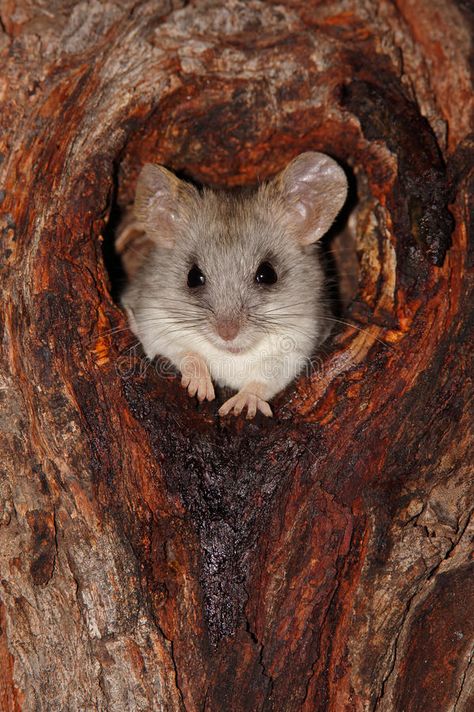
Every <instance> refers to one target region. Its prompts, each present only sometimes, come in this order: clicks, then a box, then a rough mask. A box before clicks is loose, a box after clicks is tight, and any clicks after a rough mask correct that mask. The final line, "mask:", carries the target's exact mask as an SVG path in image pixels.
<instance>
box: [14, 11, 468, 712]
mask: <svg viewBox="0 0 474 712" xmlns="http://www.w3.org/2000/svg"><path fill="white" fill-rule="evenodd" d="M0 12H1V23H0V27H1V34H0V51H1V57H2V59H1V66H2V71H1V74H0V97H1V100H2V102H3V103H2V109H1V117H2V125H3V132H2V135H1V137H0V153H1V160H2V162H1V165H0V174H1V184H0V189H1V193H0V201H1V203H2V204H1V208H0V209H1V210H2V216H1V224H0V228H1V231H2V243H1V272H2V277H1V289H2V293H3V295H2V296H3V306H2V312H1V313H2V332H1V354H0V359H1V372H0V379H1V380H0V408H1V411H0V414H1V421H0V422H1V431H2V441H1V447H2V453H3V458H2V460H3V464H2V469H1V471H0V525H1V526H0V557H1V559H0V562H1V563H0V566H1V571H0V596H1V600H0V708H1V709H2V710H7V711H8V712H10V711H13V710H15V711H17V710H22V711H23V712H32V711H33V710H34V711H35V712H36V711H37V710H45V711H46V710H47V711H48V712H54V711H55V710H62V711H65V710H67V711H75V710H87V711H89V710H101V711H104V710H107V711H110V712H112V711H113V712H116V711H118V712H122V711H128V710H131V711H135V710H163V711H165V712H168V711H171V712H174V711H175V710H176V711H181V710H187V711H188V712H194V711H197V710H206V711H211V710H212V711H213V712H227V711H239V712H240V711H249V712H250V711H252V712H253V711H256V710H265V711H267V712H268V711H270V710H275V711H277V710H278V711H284V712H292V711H294V710H306V711H307V712H313V711H321V712H323V711H324V712H342V711H349V710H377V712H386V711H389V710H397V711H400V712H401V711H402V710H403V711H404V712H413V711H415V710H417V711H418V710H419V711H420V712H444V711H445V710H446V711H448V710H449V711H454V710H455V711H456V712H462V711H466V712H467V711H468V710H472V709H474V674H473V668H472V665H471V666H470V663H471V656H472V643H473V638H474V615H473V613H474V587H473V585H472V576H473V573H474V572H473V566H472V555H473V550H472V545H471V542H472V529H473V520H472V508H473V498H472V495H473V479H472V463H473V440H474V438H473V431H472V415H473V413H472V380H471V379H472V337H473V332H472V309H471V306H472V299H473V289H472V266H473V263H474V253H473V252H472V249H473V248H472V243H471V252H469V248H468V232H469V229H472V225H471V223H470V220H471V221H472V212H471V213H470V212H469V211H470V209H471V210H472V204H471V206H469V200H468V198H469V196H472V192H473V187H474V179H473V150H472V137H471V139H470V138H469V136H468V132H469V130H470V122H471V120H472V114H470V109H471V108H472V93H471V86H470V80H469V52H470V34H471V32H470V23H471V21H472V8H470V6H469V4H468V2H466V0H457V1H455V0H418V2H415V1H414V0H397V1H396V2H395V3H394V2H389V1H388V0H381V1H380V2H379V1H378V0H361V1H360V2H354V1H353V0H334V2H330V3H323V2H317V1H313V0H309V1H308V0H282V2H281V3H280V4H274V3H273V2H262V1H260V0H249V1H245V2H244V1H243V0H240V1H239V0H229V2H225V3H220V2H216V1H213V0H202V1H199V0H196V1H195V2H191V3H187V2H184V1H180V0H159V1H155V2H151V1H150V2H146V1H145V2H132V0H113V1H111V2H105V0H104V2H103V3H100V2H99V1H98V0H85V1H83V2H79V3H77V2H72V1H71V0H53V1H52V2H50V3H48V4H46V3H43V2H40V0H37V2H34V0H17V1H15V0H4V1H3V3H2V5H1V10H0ZM305 150H322V151H325V152H328V153H330V154H331V155H333V156H335V157H336V158H337V159H338V160H340V161H341V162H342V163H343V164H345V165H346V167H347V169H348V172H349V173H350V174H351V175H352V176H353V179H352V183H353V196H354V199H353V202H352V205H351V206H350V207H351V212H350V216H348V227H347V229H346V230H345V232H344V234H343V237H339V238H336V239H335V240H334V241H333V242H332V243H331V249H334V250H335V251H336V253H337V255H338V259H339V262H338V264H340V265H341V264H343V265H344V264H346V263H347V264H349V269H350V270H352V271H353V269H354V265H356V266H357V270H358V275H357V279H356V280H355V282H354V275H352V282H351V284H354V285H355V288H353V290H352V292H351V293H350V295H349V301H350V304H349V305H348V306H347V309H346V311H345V312H344V313H343V314H342V321H344V322H348V325H347V326H346V325H340V326H341V328H340V330H339V332H338V333H336V334H335V335H334V336H333V338H332V339H331V341H330V343H329V345H327V346H326V347H325V349H324V353H323V354H322V355H320V358H319V360H318V362H317V368H316V367H315V368H313V370H312V372H311V373H308V374H304V375H303V376H302V377H301V378H299V379H298V381H297V383H296V384H293V385H292V386H290V387H289V388H288V389H287V390H286V391H285V392H284V393H282V394H281V395H280V396H279V397H278V398H277V399H276V400H275V402H274V410H275V418H274V419H273V420H265V419H264V418H262V419H257V420H256V421H255V422H251V423H250V422H244V421H243V420H242V419H230V418H229V419H226V420H225V421H223V422H221V421H220V420H219V418H218V416H217V407H218V405H216V404H214V403H212V404H206V405H203V406H197V405H196V404H195V403H194V402H193V401H192V400H191V399H188V397H187V396H186V395H185V394H184V393H183V391H182V390H181V389H180V387H179V383H178V381H177V380H176V378H175V377H174V376H173V375H172V374H170V375H166V374H165V375H166V377H163V370H160V369H158V368H156V367H155V364H146V362H145V359H144V357H143V354H142V353H141V352H140V350H139V349H138V348H136V347H135V346H134V342H133V337H132V335H131V333H130V332H129V331H128V329H126V319H125V317H124V314H123V312H122V311H121V309H120V308H119V306H117V304H116V303H115V301H114V300H113V298H112V296H111V294H112V292H111V286H110V281H109V274H110V273H111V272H109V274H108V273H107V270H106V267H105V264H106V263H108V260H109V257H110V253H111V251H112V249H113V244H112V241H113V230H114V226H115V224H116V222H117V220H118V218H119V216H120V215H121V214H123V211H124V209H125V208H126V207H127V206H128V205H129V204H130V202H131V201H132V199H133V191H134V187H135V182H136V177H137V173H138V171H139V169H140V167H141V165H142V164H143V163H144V162H145V161H150V160H151V161H155V162H159V163H164V164H165V165H167V166H169V167H170V168H172V169H174V170H176V171H178V172H179V171H181V172H184V173H185V174H186V175H188V176H189V177H191V178H193V179H195V180H197V181H200V182H203V183H206V184H209V185H214V186H220V187H230V186H234V185H242V184H253V183H255V182H256V181H257V180H259V179H263V178H266V177H268V176H270V175H273V174H274V173H276V172H277V171H278V170H280V169H281V168H282V167H283V166H284V165H285V164H286V163H287V162H288V161H289V160H290V159H291V158H293V157H294V156H295V155H297V154H298V153H299V152H301V151H305ZM448 206H449V209H448ZM341 246H342V247H341ZM104 255H105V257H104ZM347 255H349V257H351V256H352V258H351V259H348V260H345V259H344V258H345V257H346V256H347ZM341 269H342V268H341ZM469 269H470V273H469ZM341 279H342V280H343V277H342V276H341ZM351 325H353V326H351ZM315 365H316V364H315ZM470 538H471V539H470Z"/></svg>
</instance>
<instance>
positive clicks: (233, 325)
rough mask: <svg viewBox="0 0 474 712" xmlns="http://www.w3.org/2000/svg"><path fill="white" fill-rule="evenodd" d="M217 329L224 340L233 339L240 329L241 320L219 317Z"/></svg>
mask: <svg viewBox="0 0 474 712" xmlns="http://www.w3.org/2000/svg"><path fill="white" fill-rule="evenodd" d="M216 331H217V333H218V334H219V336H220V337H221V339H224V341H232V340H233V339H235V337H236V336H237V334H238V333H239V331H240V322H239V321H237V320H236V319H219V321H218V322H216Z"/></svg>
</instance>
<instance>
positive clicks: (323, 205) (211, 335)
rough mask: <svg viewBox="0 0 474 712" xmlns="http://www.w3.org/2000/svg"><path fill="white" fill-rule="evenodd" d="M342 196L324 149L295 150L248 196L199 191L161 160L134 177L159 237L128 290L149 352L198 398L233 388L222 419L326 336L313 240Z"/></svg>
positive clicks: (249, 402) (139, 202)
mask: <svg viewBox="0 0 474 712" xmlns="http://www.w3.org/2000/svg"><path fill="white" fill-rule="evenodd" d="M346 196H347V179H346V176H345V173H344V171H343V170H342V168H341V167H340V166H339V165H338V164H337V163H336V162H335V161H334V160H333V159H332V158H330V157H329V156H326V155H325V154H323V153H315V152H308V153H303V154H301V155H300V156H298V157H297V158H295V159H294V160H293V161H292V162H291V163H290V164H289V165H288V166H287V167H286V168H285V169H284V170H283V171H282V172H281V173H280V174H278V175H277V176H276V177H275V178H274V179H272V180H270V181H268V182H266V183H264V184H262V185H260V186H259V187H258V188H257V189H256V190H255V191H253V192H251V193H245V192H244V193H229V192H218V191H213V190H210V189H207V188H205V189H203V190H202V191H199V190H198V189H197V188H195V187H194V186H192V185H190V184H189V183H185V182H184V181H181V180H179V179H178V178H177V177H176V176H175V175H173V174H172V173H170V172H169V171H168V170H167V169H166V168H164V167H163V166H158V165H153V164H151V163H149V164H146V165H145V166H144V167H143V169H142V171H141V173H140V176H139V179H138V184H137V191H136V198H135V215H136V218H137V220H138V221H139V223H140V224H141V226H142V228H143V229H144V231H145V232H146V234H147V237H148V238H149V239H151V240H152V241H153V243H154V246H153V248H152V249H151V251H150V253H149V254H148V257H147V260H146V262H145V264H143V265H142V266H141V268H140V269H139V271H138V272H137V274H136V275H135V276H134V277H133V278H132V280H131V282H130V284H129V285H128V287H127V289H126V290H125V292H124V295H123V297H122V303H123V305H124V307H125V308H126V311H127V314H128V317H129V322H130V325H131V328H132V330H133V332H134V333H135V335H136V336H137V337H138V338H139V340H140V341H141V342H142V344H143V347H144V350H145V352H146V354H147V356H148V357H149V358H150V359H152V358H153V357H154V356H156V355H157V354H161V355H162V356H165V357H166V358H168V359H169V360H170V361H171V362H172V363H173V364H174V365H175V366H177V367H178V368H179V369H180V371H181V374H182V380H181V384H182V385H183V387H185V388H187V391H188V393H189V395H190V396H192V397H194V396H197V398H198V399H199V400H200V401H203V400H205V399H207V400H213V399H214V387H213V381H214V382H216V383H218V384H219V385H221V386H230V388H232V389H235V390H236V391H238V392H237V394H236V395H234V396H232V397H231V398H229V399H228V400H227V401H226V402H225V403H224V404H223V405H222V406H221V408H220V410H219V414H220V415H227V414H228V413H230V412H233V413H234V414H235V415H238V414H239V413H241V412H242V411H244V410H246V413H247V418H253V417H254V415H255V414H256V412H257V410H259V411H261V412H262V413H264V414H265V415H268V416H271V415H272V410H271V408H270V405H269V404H268V401H269V400H270V399H271V398H272V397H273V396H274V395H275V394H276V393H278V392H279V391H281V390H282V389H283V388H284V387H285V386H286V385H287V384H288V383H289V382H290V381H291V380H293V378H295V376H296V375H297V374H298V373H299V372H300V371H301V370H302V369H303V368H304V366H305V365H306V364H307V363H308V361H309V358H310V357H311V355H312V354H313V352H314V350H315V348H316V347H317V346H318V345H319V344H320V343H321V342H322V341H323V340H324V338H325V337H326V335H327V333H328V329H327V327H326V326H325V325H326V324H327V320H326V319H325V317H324V313H325V308H324V299H323V286H324V283H323V273H322V269H321V266H320V261H319V257H318V251H317V249H316V247H315V243H316V242H317V241H318V240H319V239H320V238H321V237H322V236H323V235H324V233H325V232H327V230H328V229H329V227H330V226H331V224H332V222H333V220H334V218H335V217H336V215H337V214H338V212H339V211H340V209H341V208H342V206H343V204H344V202H345V199H346Z"/></svg>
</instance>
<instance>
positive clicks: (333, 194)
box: [276, 152, 347, 245]
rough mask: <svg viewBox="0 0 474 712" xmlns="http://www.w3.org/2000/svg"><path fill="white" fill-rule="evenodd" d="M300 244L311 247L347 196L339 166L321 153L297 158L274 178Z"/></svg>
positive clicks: (324, 231) (344, 181) (344, 180)
mask: <svg viewBox="0 0 474 712" xmlns="http://www.w3.org/2000/svg"><path fill="white" fill-rule="evenodd" d="M276 182H277V185H279V187H280V190H281V191H282V194H283V199H284V201H285V202H286V204H287V206H288V211H289V213H290V218H291V223H292V226H293V227H294V228H295V234H296V237H297V239H298V242H300V243H301V244H302V245H310V244H311V243H313V242H316V240H319V238H320V237H322V236H323V235H324V233H326V232H327V231H328V230H329V228H330V227H331V225H332V223H333V222H334V219H335V217H336V215H337V214H338V212H339V211H340V210H341V208H342V206H343V205H344V203H345V201H346V197H347V178H346V174H345V173H344V171H343V169H342V168H341V166H340V165H339V164H338V163H336V161H335V160H334V159H332V158H330V157H329V156H326V154H324V153H316V152H308V153H302V154H300V155H299V156H297V157H296V158H295V159H294V160H293V161H292V162H291V163H290V164H289V165H288V166H287V167H286V168H285V169H284V170H283V171H282V172H281V173H280V174H279V175H278V176H277V178H276Z"/></svg>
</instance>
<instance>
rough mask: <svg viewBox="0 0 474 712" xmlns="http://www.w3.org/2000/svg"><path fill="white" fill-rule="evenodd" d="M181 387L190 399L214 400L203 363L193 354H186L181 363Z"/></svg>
mask: <svg viewBox="0 0 474 712" xmlns="http://www.w3.org/2000/svg"><path fill="white" fill-rule="evenodd" d="M180 365H181V373H182V378H181V385H182V386H183V388H187V391H188V393H189V395H190V396H191V398H193V397H194V396H197V399H198V400H199V401H204V400H208V401H211V400H214V398H215V394H214V386H213V385H212V381H211V376H210V375H209V371H208V369H207V366H206V364H205V363H204V361H203V360H202V359H201V358H200V357H199V356H197V355H195V354H186V355H185V357H184V358H183V359H182V361H181V364H180Z"/></svg>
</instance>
